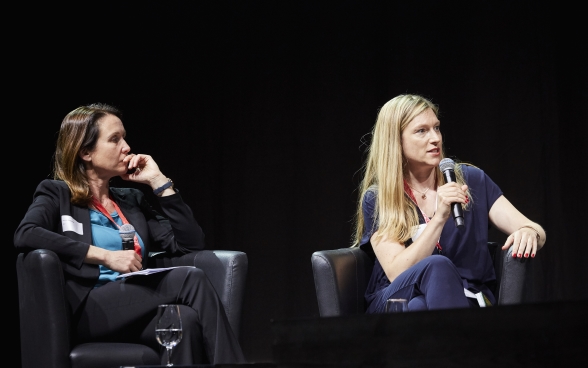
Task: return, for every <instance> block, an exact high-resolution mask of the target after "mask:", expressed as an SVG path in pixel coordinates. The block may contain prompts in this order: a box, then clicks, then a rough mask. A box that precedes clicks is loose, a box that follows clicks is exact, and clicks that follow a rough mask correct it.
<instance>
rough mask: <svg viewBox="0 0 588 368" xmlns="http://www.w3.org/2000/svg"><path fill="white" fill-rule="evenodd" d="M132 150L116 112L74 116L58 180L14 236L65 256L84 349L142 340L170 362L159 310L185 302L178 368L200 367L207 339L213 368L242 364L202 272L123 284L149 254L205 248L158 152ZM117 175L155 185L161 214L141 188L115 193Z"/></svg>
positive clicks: (39, 196)
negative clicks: (160, 336)
mask: <svg viewBox="0 0 588 368" xmlns="http://www.w3.org/2000/svg"><path fill="white" fill-rule="evenodd" d="M130 151H131V148H130V146H129V145H128V143H127V141H126V131H125V128H124V126H123V123H122V120H121V113H120V111H119V110H118V109H116V108H115V107H112V106H109V105H105V104H91V105H87V106H80V107H78V108H76V109H75V110H73V111H71V112H70V113H68V114H67V115H66V116H65V118H64V119H63V121H62V123H61V128H60V130H59V136H58V139H57V147H56V150H55V155H54V179H53V180H50V179H45V180H43V181H41V183H40V184H39V185H38V186H37V189H36V190H35V193H34V196H33V203H32V204H31V205H30V207H29V209H28V210H27V212H26V214H25V216H24V218H23V219H22V221H21V223H20V225H19V226H18V228H17V230H16V232H15V234H14V244H15V246H16V248H18V249H20V250H23V251H26V250H30V249H39V248H43V249H49V250H52V251H54V252H55V253H57V255H58V256H59V258H60V259H61V262H62V266H63V270H64V278H65V284H66V297H67V300H68V303H69V306H70V307H71V310H72V311H73V315H74V323H73V331H74V340H75V341H76V343H77V344H79V343H83V342H96V341H116V342H131V343H133V342H134V343H141V344H144V345H148V346H151V347H152V348H153V349H154V350H155V351H161V353H162V354H161V361H162V364H163V363H164V362H166V356H165V354H164V350H163V349H161V347H160V346H159V344H158V343H157V341H156V338H155V317H156V312H157V306H158V305H160V304H180V308H181V315H182V323H183V337H182V341H181V343H180V344H179V345H178V346H176V347H175V348H174V354H173V357H172V360H173V361H174V362H175V363H179V364H192V363H200V361H198V360H200V359H201V357H200V355H199V354H200V352H201V351H202V346H201V344H202V343H204V351H205V354H206V358H207V359H208V362H209V363H211V364H219V363H243V362H245V359H244V357H243V353H242V351H241V348H240V346H239V343H238V340H237V338H236V337H235V336H234V334H233V331H232V330H231V327H230V325H229V322H228V319H227V316H226V314H225V311H224V308H223V306H222V304H221V302H220V300H219V298H218V296H217V294H216V292H215V290H214V288H213V286H212V285H211V284H210V281H209V280H208V279H207V277H206V275H205V274H204V272H203V271H202V270H200V269H198V268H195V267H180V268H174V269H170V270H168V271H165V272H161V273H154V274H150V275H143V276H136V277H130V278H124V279H120V278H118V276H120V275H124V274H127V273H129V272H134V271H139V270H142V269H143V267H146V265H147V258H148V255H149V254H150V253H151V252H166V253H168V254H171V255H181V254H185V253H189V252H193V251H197V250H201V249H203V248H204V246H205V244H204V234H203V232H202V229H201V228H200V226H199V225H198V223H197V222H196V220H195V219H194V216H193V214H192V210H191V209H190V207H189V206H188V205H187V204H186V203H185V202H184V201H183V199H182V197H181V196H180V193H179V191H178V190H177V189H176V188H175V187H174V185H173V182H172V181H171V179H169V178H168V177H166V176H165V175H164V174H163V173H162V172H161V170H160V169H159V166H158V165H157V163H156V162H155V161H154V160H153V158H152V157H151V156H149V155H146V154H132V153H130ZM114 177H120V178H122V179H123V180H126V181H129V182H134V183H140V184H144V185H147V186H149V187H150V188H151V189H152V190H153V193H154V194H155V195H156V197H157V200H158V202H159V207H160V208H161V211H162V212H163V213H159V212H158V211H156V210H154V208H153V206H152V205H151V204H150V203H149V202H148V200H147V198H146V197H145V195H144V194H143V192H142V191H141V190H139V189H136V188H123V187H121V188H114V187H111V186H110V183H111V179H113V178H114ZM129 226H130V227H129ZM129 229H132V230H134V231H131V234H130V237H129V239H128V240H129V241H128V242H123V238H122V237H121V234H122V233H123V232H125V231H127V230H129ZM121 230H124V231H123V232H121ZM125 243H129V249H125V248H124V247H123V246H124V245H125Z"/></svg>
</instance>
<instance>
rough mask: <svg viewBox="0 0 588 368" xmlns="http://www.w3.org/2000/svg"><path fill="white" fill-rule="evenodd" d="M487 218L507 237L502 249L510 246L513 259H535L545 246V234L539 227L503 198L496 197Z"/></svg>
mask: <svg viewBox="0 0 588 368" xmlns="http://www.w3.org/2000/svg"><path fill="white" fill-rule="evenodd" d="M488 216H489V218H490V221H491V222H492V224H494V226H496V227H497V228H498V229H499V230H500V231H502V232H503V233H505V234H507V235H508V238H507V239H506V242H505V243H504V245H503V246H502V249H508V248H509V247H510V246H511V245H512V246H513V250H512V254H513V257H514V256H518V257H519V258H521V257H523V256H524V257H525V258H527V257H529V256H531V257H535V255H536V254H537V251H538V250H539V249H541V248H542V247H543V245H544V244H545V241H546V234H545V230H543V228H542V227H541V225H539V224H538V223H536V222H533V221H531V220H529V219H528V218H527V217H526V216H525V215H523V214H522V213H521V212H520V211H519V210H517V209H516V208H515V206H513V205H512V203H510V202H509V201H508V199H506V197H504V196H500V197H498V199H497V200H496V202H494V204H493V205H492V207H491V208H490V212H489V214H488Z"/></svg>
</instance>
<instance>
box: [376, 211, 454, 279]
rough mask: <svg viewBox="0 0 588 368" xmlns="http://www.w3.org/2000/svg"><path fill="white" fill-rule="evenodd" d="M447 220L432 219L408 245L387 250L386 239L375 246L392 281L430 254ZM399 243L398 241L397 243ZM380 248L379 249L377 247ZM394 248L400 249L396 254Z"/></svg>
mask: <svg viewBox="0 0 588 368" xmlns="http://www.w3.org/2000/svg"><path fill="white" fill-rule="evenodd" d="M444 224H445V221H442V220H441V219H436V220H435V219H434V218H433V219H432V220H431V221H430V222H429V223H428V224H427V226H426V227H425V229H424V230H423V232H422V233H421V234H420V235H419V237H418V238H417V239H416V240H415V241H414V242H413V243H412V244H411V245H410V246H408V247H404V246H403V245H402V246H401V247H388V250H392V251H391V252H390V251H387V249H386V246H385V244H386V243H385V242H386V241H385V240H384V241H383V242H381V245H380V244H379V245H378V246H377V247H375V248H374V251H375V253H376V256H377V257H378V260H380V264H381V265H382V268H383V269H384V272H385V273H386V276H387V277H388V279H389V280H390V282H392V281H393V280H394V279H395V278H396V277H398V275H400V274H401V273H402V272H404V271H406V270H407V269H409V268H410V267H412V266H414V265H415V264H416V263H418V262H420V261H421V260H423V259H424V258H426V257H428V256H430V255H431V254H432V253H433V250H434V249H435V247H436V245H437V242H438V240H439V237H440V236H441V231H442V230H443V226H444ZM396 244H398V243H396ZM378 247H379V248H380V249H377V248H378ZM394 250H398V251H397V252H396V253H395V254H394Z"/></svg>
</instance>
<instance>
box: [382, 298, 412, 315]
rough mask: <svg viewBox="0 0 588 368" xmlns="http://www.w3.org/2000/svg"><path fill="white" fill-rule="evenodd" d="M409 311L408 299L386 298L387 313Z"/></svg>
mask: <svg viewBox="0 0 588 368" xmlns="http://www.w3.org/2000/svg"><path fill="white" fill-rule="evenodd" d="M398 312H408V300H406V299H388V300H386V313H398Z"/></svg>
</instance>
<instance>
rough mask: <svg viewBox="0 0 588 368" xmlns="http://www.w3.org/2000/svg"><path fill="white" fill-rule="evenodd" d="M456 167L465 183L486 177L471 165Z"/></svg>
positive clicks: (481, 171)
mask: <svg viewBox="0 0 588 368" xmlns="http://www.w3.org/2000/svg"><path fill="white" fill-rule="evenodd" d="M458 167H459V169H460V170H461V172H462V174H463V176H464V179H465V180H466V182H469V181H470V180H476V181H479V180H483V179H484V178H485V177H486V176H487V175H486V173H485V172H484V170H482V169H480V168H479V167H477V166H474V165H472V164H465V163H461V164H459V165H458Z"/></svg>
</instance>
